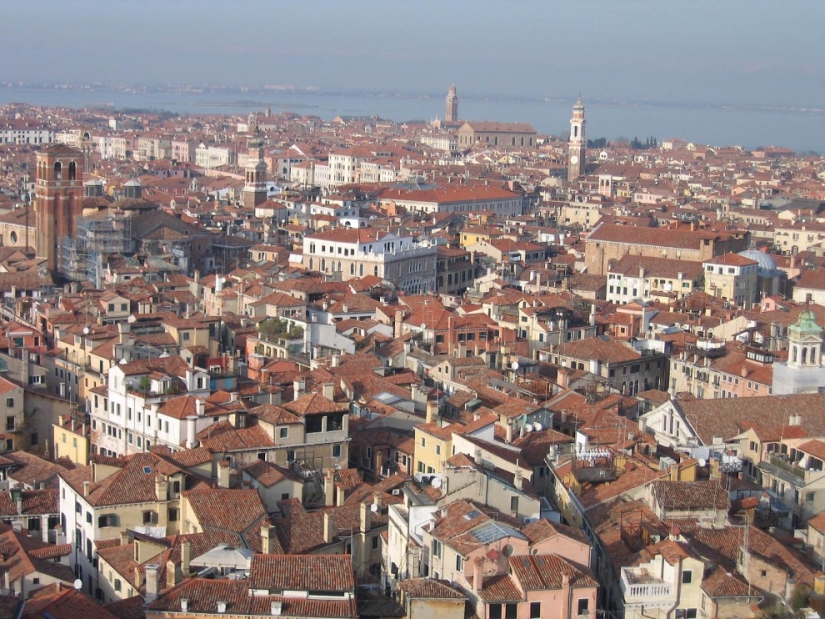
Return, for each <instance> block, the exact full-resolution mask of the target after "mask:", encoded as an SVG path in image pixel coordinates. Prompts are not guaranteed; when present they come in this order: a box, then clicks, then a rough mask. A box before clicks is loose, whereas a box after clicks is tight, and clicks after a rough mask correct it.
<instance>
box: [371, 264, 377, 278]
mask: <svg viewBox="0 0 825 619" xmlns="http://www.w3.org/2000/svg"><path fill="white" fill-rule="evenodd" d="M372 274H373V275H375V276H376V277H378V265H377V264H376V265H375V266H374V267H373V268H372Z"/></svg>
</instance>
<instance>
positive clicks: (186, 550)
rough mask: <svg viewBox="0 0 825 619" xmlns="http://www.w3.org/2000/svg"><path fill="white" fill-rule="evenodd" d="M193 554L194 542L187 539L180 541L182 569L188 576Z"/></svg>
mask: <svg viewBox="0 0 825 619" xmlns="http://www.w3.org/2000/svg"><path fill="white" fill-rule="evenodd" d="M191 556H192V543H191V542H190V541H189V540H188V539H186V540H183V541H182V542H181V543H180V571H181V573H182V574H183V575H184V576H186V575H188V574H189V560H190V558H191Z"/></svg>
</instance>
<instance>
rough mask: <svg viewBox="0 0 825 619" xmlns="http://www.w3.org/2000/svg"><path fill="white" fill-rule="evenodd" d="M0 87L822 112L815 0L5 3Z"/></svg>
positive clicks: (822, 18) (819, 15) (824, 54)
mask: <svg viewBox="0 0 825 619" xmlns="http://www.w3.org/2000/svg"><path fill="white" fill-rule="evenodd" d="M0 14H2V16H3V22H4V24H5V27H4V28H3V36H2V37H0V58H2V62H0V79H22V80H27V81H33V80H50V81H72V82H80V81H95V80H101V81H122V82H130V83H146V84H156V83H166V82H173V83H203V82H207V81H208V82H210V83H216V84H233V85H243V84H246V85H253V86H254V85H261V84H295V85H301V86H305V85H315V86H320V87H322V88H325V89H351V90H363V91H371V92H374V91H390V92H426V93H440V92H443V91H445V89H446V87H447V86H448V85H449V84H450V83H451V82H455V83H456V84H457V85H458V86H459V94H461V93H464V94H465V95H466V94H471V95H472V94H483V93H490V94H507V93H512V94H514V95H517V96H528V95H548V96H559V97H564V98H569V97H570V96H571V93H576V92H579V91H581V92H582V93H585V94H586V96H587V97H590V98H594V97H599V98H608V97H617V98H622V99H625V100H627V99H632V100H646V99H647V100H651V101H660V102H661V101H664V102H674V103H682V102H709V103H731V104H755V105H783V106H817V107H822V106H823V102H825V79H823V72H825V71H823V61H824V60H825V41H824V38H823V35H822V32H821V30H822V26H823V24H825V2H823V1H822V0H797V1H794V0H785V1H779V0H683V1H681V2H677V1H676V0H669V1H668V0H657V1H641V0H576V1H564V2H556V1H553V0H500V1H496V2H493V1H491V0H443V1H439V2H436V1H432V0H416V1H409V0H408V1H407V2H400V1H396V0H303V1H302V2H296V1H287V0H284V1H279V0H261V1H258V0H250V1H244V0H235V1H229V0H198V1H197V2H195V1H191V0H132V1H130V2H127V1H125V0H4V2H3V3H2V12H1V13H0Z"/></svg>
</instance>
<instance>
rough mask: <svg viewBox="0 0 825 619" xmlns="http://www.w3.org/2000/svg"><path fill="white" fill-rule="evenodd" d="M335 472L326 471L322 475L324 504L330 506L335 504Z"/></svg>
mask: <svg viewBox="0 0 825 619" xmlns="http://www.w3.org/2000/svg"><path fill="white" fill-rule="evenodd" d="M334 476H335V473H333V472H332V471H327V473H326V475H324V505H326V506H327V507H331V506H333V505H335V479H334Z"/></svg>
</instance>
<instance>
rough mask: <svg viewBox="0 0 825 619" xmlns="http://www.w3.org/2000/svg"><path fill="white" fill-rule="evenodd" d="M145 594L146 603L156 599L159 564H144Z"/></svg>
mask: <svg viewBox="0 0 825 619" xmlns="http://www.w3.org/2000/svg"><path fill="white" fill-rule="evenodd" d="M145 570H146V595H145V597H144V599H145V601H146V603H147V604H150V603H152V602H154V601H155V600H156V599H158V593H159V588H158V585H159V583H158V573H159V572H160V565H158V564H157V563H151V564H149V565H147V566H146V568H145Z"/></svg>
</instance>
